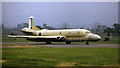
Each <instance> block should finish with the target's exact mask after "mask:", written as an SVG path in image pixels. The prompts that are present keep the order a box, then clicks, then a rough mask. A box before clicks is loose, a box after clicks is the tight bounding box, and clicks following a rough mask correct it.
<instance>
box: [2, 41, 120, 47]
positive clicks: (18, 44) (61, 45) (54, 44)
mask: <svg viewBox="0 0 120 68" xmlns="http://www.w3.org/2000/svg"><path fill="white" fill-rule="evenodd" d="M2 45H16V46H3V47H2V48H25V47H32V48H39V47H41V46H44V47H86V48H87V47H88V48H90V47H91V48H93V47H94V48H102V47H106V48H117V47H118V44H89V45H86V44H80V43H79V44H75V43H74V44H65V43H53V44H45V43H38V42H37V43H33V42H32V43H29V42H3V43H2ZM21 45H24V46H21Z"/></svg>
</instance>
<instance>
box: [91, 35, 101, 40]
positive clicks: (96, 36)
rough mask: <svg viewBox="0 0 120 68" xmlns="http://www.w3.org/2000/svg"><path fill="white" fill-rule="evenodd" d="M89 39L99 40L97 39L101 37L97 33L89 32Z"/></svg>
mask: <svg viewBox="0 0 120 68" xmlns="http://www.w3.org/2000/svg"><path fill="white" fill-rule="evenodd" d="M89 39H90V40H93V41H99V40H101V37H100V36H99V35H97V34H91V35H89Z"/></svg>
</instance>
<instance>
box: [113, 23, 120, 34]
mask: <svg viewBox="0 0 120 68" xmlns="http://www.w3.org/2000/svg"><path fill="white" fill-rule="evenodd" d="M113 34H114V35H120V24H117V23H114V24H113Z"/></svg>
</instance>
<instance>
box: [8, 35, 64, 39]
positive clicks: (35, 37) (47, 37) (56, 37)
mask: <svg viewBox="0 0 120 68" xmlns="http://www.w3.org/2000/svg"><path fill="white" fill-rule="evenodd" d="M8 37H9V38H27V39H57V40H65V39H66V37H65V36H24V35H8Z"/></svg>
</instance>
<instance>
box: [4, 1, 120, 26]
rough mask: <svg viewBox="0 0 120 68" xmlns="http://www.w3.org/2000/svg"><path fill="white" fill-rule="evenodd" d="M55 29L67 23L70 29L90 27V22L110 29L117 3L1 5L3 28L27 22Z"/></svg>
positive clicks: (26, 3) (114, 19) (23, 3)
mask: <svg viewBox="0 0 120 68" xmlns="http://www.w3.org/2000/svg"><path fill="white" fill-rule="evenodd" d="M29 16H34V17H35V18H34V20H33V22H34V25H40V26H42V24H43V23H46V24H47V25H48V26H52V27H55V28H59V27H61V26H62V23H64V22H67V23H69V24H70V27H73V28H80V27H90V26H91V25H92V24H93V23H95V22H99V23H100V24H101V25H108V26H112V24H113V23H114V22H117V21H118V3H117V2H3V3H2V22H3V23H4V24H5V26H7V27H16V25H17V23H28V21H29Z"/></svg>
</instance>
